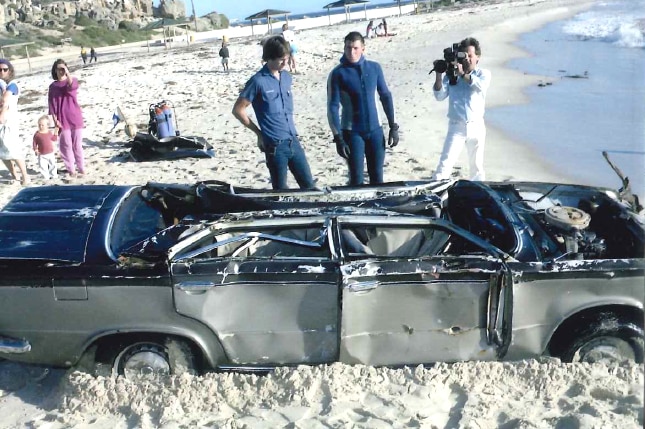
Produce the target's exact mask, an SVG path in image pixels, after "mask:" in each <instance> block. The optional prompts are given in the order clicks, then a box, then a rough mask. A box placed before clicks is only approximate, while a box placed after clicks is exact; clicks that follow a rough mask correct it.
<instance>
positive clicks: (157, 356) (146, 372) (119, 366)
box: [112, 339, 196, 379]
mask: <svg viewBox="0 0 645 429" xmlns="http://www.w3.org/2000/svg"><path fill="white" fill-rule="evenodd" d="M183 373H191V374H196V365H195V356H194V354H193V353H192V350H191V348H190V346H189V345H188V344H187V343H186V342H184V341H181V340H177V339H168V340H166V341H165V342H163V343H158V342H155V341H141V342H135V343H132V344H129V345H127V346H126V347H124V348H123V349H121V351H120V352H119V353H118V354H117V355H116V357H114V360H113V363H112V374H113V375H123V376H124V377H126V378H129V379H134V378H141V377H150V376H153V377H154V376H164V375H170V374H173V375H179V374H183Z"/></svg>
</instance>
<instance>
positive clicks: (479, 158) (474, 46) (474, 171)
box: [432, 37, 491, 180]
mask: <svg viewBox="0 0 645 429" xmlns="http://www.w3.org/2000/svg"><path fill="white" fill-rule="evenodd" d="M459 50H460V52H465V53H466V58H465V59H464V60H462V61H455V62H454V66H455V67H456V70H457V76H458V77H457V83H456V84H455V85H450V79H449V76H448V75H447V74H446V75H444V73H436V77H435V83H434V86H433V90H434V96H435V99H437V100H438V101H442V100H445V99H446V98H449V105H448V133H447V134H446V139H445V141H444V144H443V150H442V152H441V157H440V158H439V164H438V165H437V168H436V170H435V172H434V174H433V175H432V179H433V180H446V179H449V178H450V175H451V173H452V169H453V167H454V165H455V163H456V162H457V158H458V157H459V154H460V153H461V151H462V149H463V147H464V145H465V146H466V149H467V150H468V159H469V164H470V166H469V173H470V179H471V180H486V174H485V173H484V144H485V142H486V125H485V124H484V110H485V102H486V92H487V91H488V87H489V86H490V81H491V72H490V71H489V70H486V69H482V68H480V67H479V66H478V64H479V58H480V56H481V48H480V45H479V41H477V39H474V38H472V37H467V38H465V39H464V40H462V41H461V42H460V44H459Z"/></svg>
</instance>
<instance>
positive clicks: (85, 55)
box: [81, 46, 87, 64]
mask: <svg viewBox="0 0 645 429" xmlns="http://www.w3.org/2000/svg"><path fill="white" fill-rule="evenodd" d="M81 59H82V60H83V64H86V63H87V50H86V49H85V48H84V47H83V46H81Z"/></svg>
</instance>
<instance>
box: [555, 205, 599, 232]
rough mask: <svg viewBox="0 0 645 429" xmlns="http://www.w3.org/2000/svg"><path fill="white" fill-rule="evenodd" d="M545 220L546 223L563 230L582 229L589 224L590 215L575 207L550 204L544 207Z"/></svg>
mask: <svg viewBox="0 0 645 429" xmlns="http://www.w3.org/2000/svg"><path fill="white" fill-rule="evenodd" d="M544 216H545V220H546V222H547V223H548V224H550V225H553V226H555V227H558V228H561V229H563V230H564V231H570V230H572V229H573V230H578V231H580V230H583V229H585V228H587V227H588V226H589V222H591V216H590V215H589V213H586V212H584V211H582V210H580V209H578V208H575V207H563V206H552V207H549V208H548V209H546V211H545V213H544Z"/></svg>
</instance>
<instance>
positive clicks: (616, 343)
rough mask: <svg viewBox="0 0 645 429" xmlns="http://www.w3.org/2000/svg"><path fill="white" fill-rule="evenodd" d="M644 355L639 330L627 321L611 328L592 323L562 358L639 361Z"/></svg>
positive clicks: (569, 360)
mask: <svg viewBox="0 0 645 429" xmlns="http://www.w3.org/2000/svg"><path fill="white" fill-rule="evenodd" d="M644 354H645V352H644V346H643V331H642V329H640V328H639V327H638V326H635V325H632V324H628V325H624V326H616V327H614V328H601V327H600V328H599V327H594V326H592V327H591V328H589V329H588V330H587V331H585V332H584V333H582V335H580V336H578V337H577V338H576V340H575V341H574V342H573V344H572V345H571V346H570V347H569V348H568V349H567V350H566V351H565V352H564V354H563V356H562V358H563V360H565V361H568V362H586V363H605V364H607V363H612V362H613V363H616V362H618V363H620V362H624V361H634V362H636V363H642V362H643V355H644Z"/></svg>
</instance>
